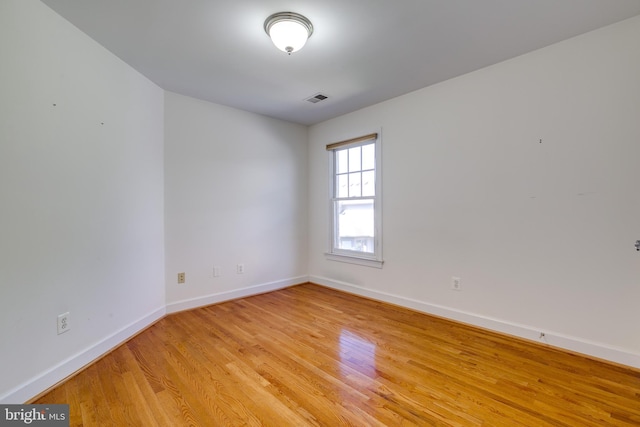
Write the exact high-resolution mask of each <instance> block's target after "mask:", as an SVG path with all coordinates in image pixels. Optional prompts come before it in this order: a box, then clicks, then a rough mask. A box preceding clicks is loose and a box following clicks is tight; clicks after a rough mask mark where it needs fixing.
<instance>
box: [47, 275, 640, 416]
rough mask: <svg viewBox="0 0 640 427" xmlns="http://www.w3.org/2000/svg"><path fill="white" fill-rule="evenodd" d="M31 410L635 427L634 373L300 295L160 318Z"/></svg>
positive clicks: (369, 307) (388, 311)
mask: <svg viewBox="0 0 640 427" xmlns="http://www.w3.org/2000/svg"><path fill="white" fill-rule="evenodd" d="M35 403H49V404H51V403H68V404H69V405H70V425H71V426H84V427H86V426H104V425H113V426H133V425H140V426H182V425H184V426H342V425H344V426H463V427H466V426H508V427H518V426H523V427H534V426H535V427H544V426H553V427H559V426H560V427H562V426H566V427H573V426H580V427H590V426H594V427H595V426H620V427H622V426H627V427H628V426H640V371H638V370H636V369H631V368H625V367H623V366H619V365H614V364H608V363H604V362H601V361H596V360H593V359H589V358H587V357H582V356H580V355H576V354H570V353H566V352H563V351H559V350H557V349H553V348H550V347H547V346H544V345H539V344H535V343H531V342H526V341H523V340H519V339H515V338H512V337H508V336H505V335H501V334H497V333H493V332H490V331H486V330H482V329H478V328H474V327H470V326H467V325H462V324H458V323H455V322H450V321H447V320H444V319H441V318H437V317H433V316H428V315H425V314H422V313H418V312H415V311H412V310H408V309H405V308H402V307H398V306H394V305H389V304H385V303H382V302H379V301H373V300H369V299H364V298H360V297H357V296H354V295H350V294H346V293H342V292H338V291H335V290H331V289H327V288H324V287H322V286H318V285H314V284H304V285H299V286H294V287H291V288H287V289H282V290H279V291H275V292H271V293H268V294H263V295H257V296H254V297H249V298H242V299H238V300H234V301H228V302H225V303H221V304H216V305H212V306H209V307H203V308H201V309H196V310H191V311H187V312H182V313H177V314H173V315H170V316H167V317H165V318H164V319H162V320H160V321H158V322H157V323H156V324H154V325H153V326H151V327H150V328H148V329H147V330H145V331H144V332H142V333H141V334H139V335H137V336H135V337H134V338H132V339H131V340H129V341H128V342H127V343H125V344H123V345H122V346H120V347H118V348H117V349H115V350H114V351H113V352H111V353H110V354H109V355H107V356H105V357H103V358H102V359H100V360H98V361H97V362H95V363H94V364H93V365H91V366H90V367H88V368H87V369H85V370H83V371H82V372H80V373H78V374H77V375H75V376H74V377H72V378H71V379H69V380H68V381H66V382H65V383H63V384H61V385H59V386H58V387H57V388H56V389H54V390H52V391H51V392H50V393H48V394H46V395H44V396H42V397H41V398H39V399H38V400H37V401H36V402H35Z"/></svg>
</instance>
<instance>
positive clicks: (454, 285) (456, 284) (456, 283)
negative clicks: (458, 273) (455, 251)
mask: <svg viewBox="0 0 640 427" xmlns="http://www.w3.org/2000/svg"><path fill="white" fill-rule="evenodd" d="M451 289H453V290H454V291H459V290H461V288H460V278H459V277H454V276H452V277H451Z"/></svg>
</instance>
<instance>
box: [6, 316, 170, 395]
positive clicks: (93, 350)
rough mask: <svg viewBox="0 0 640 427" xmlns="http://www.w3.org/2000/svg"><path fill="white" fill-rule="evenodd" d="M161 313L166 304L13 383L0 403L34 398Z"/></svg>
mask: <svg viewBox="0 0 640 427" xmlns="http://www.w3.org/2000/svg"><path fill="white" fill-rule="evenodd" d="M164 315H165V307H161V308H159V309H157V310H155V311H153V312H152V313H149V314H148V315H146V316H144V317H142V318H140V319H138V320H136V321H135V322H133V323H131V324H129V325H128V326H125V327H124V328H122V329H120V330H119V331H117V332H115V333H113V334H112V335H109V336H108V337H106V338H104V339H103V340H101V341H100V342H98V343H97V344H95V345H93V346H91V347H89V348H87V349H86V350H84V351H81V352H80V353H78V354H76V355H74V356H71V357H69V358H68V359H66V360H64V361H62V362H61V363H59V364H58V365H56V366H54V367H52V368H51V369H49V370H47V371H45V372H43V373H42V374H40V375H38V376H36V377H34V378H32V379H30V380H28V381H26V382H24V383H23V384H21V385H19V386H17V387H15V388H14V389H12V390H10V391H9V392H7V393H6V394H4V395H3V396H0V403H2V404H22V403H24V402H27V401H29V400H30V399H33V398H34V396H37V395H38V394H40V393H42V392H43V391H44V390H47V389H49V388H50V387H52V386H54V385H55V384H57V383H59V382H60V381H62V380H64V379H65V378H67V377H68V376H69V375H71V374H73V373H74V372H77V371H78V370H80V369H82V368H83V367H85V366H87V365H88V364H90V363H91V362H93V361H94V360H96V359H98V358H100V357H101V356H103V355H104V354H106V353H108V352H109V351H111V350H112V349H113V348H115V347H117V346H119V345H120V344H122V343H123V342H125V341H127V340H128V339H129V338H131V337H132V336H133V335H135V334H137V333H138V332H140V331H141V330H143V329H144V328H146V327H147V326H149V325H151V324H153V323H154V322H156V321H157V320H158V319H161V318H162V317H163V316H164Z"/></svg>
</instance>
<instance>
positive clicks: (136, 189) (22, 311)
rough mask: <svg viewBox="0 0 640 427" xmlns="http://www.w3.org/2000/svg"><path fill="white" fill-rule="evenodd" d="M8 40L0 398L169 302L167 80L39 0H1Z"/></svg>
mask: <svg viewBox="0 0 640 427" xmlns="http://www.w3.org/2000/svg"><path fill="white" fill-rule="evenodd" d="M0 53H1V55H0V56H1V58H2V59H1V65H0V324H2V325H4V327H3V329H2V338H1V339H0V355H1V359H2V363H0V402H11V403H21V402H23V401H25V400H27V399H29V398H31V397H33V396H34V395H35V394H37V393H39V392H41V391H42V390H44V389H46V388H47V387H49V386H51V385H52V384H54V383H55V382H57V381H59V380H60V379H62V378H64V377H65V376H66V375H68V374H70V373H72V372H73V371H75V370H76V369H78V368H80V367H81V366H83V365H84V364H86V363H88V362H89V361H91V360H92V359H94V358H95V357H97V356H99V355H100V354H102V353H103V352H105V351H107V350H108V349H109V348H111V346H113V345H115V344H117V343H119V342H120V341H121V340H122V339H125V338H127V337H129V336H130V335H132V334H133V333H134V332H136V331H138V330H139V329H140V328H142V327H143V326H146V325H147V324H149V323H150V322H152V321H154V320H155V319H157V318H158V317H160V316H162V315H163V314H164V302H165V291H164V284H163V282H164V250H163V238H164V236H163V131H164V130H163V98H164V93H163V91H162V90H161V89H160V88H158V87H157V86H155V85H154V84H152V83H151V82H149V81H148V80H147V79H145V78H144V77H142V76H141V75H139V74H138V73H137V72H135V71H133V70H132V69H131V68H130V67H129V66H127V65H125V64H124V63H123V62H121V61H120V60H119V59H117V58H116V57H115V56H113V55H112V54H110V53H109V52H107V51H106V50H105V49H104V48H102V47H101V46H99V45H98V44H96V43H95V42H94V41H93V40H91V39H89V38H88V37H87V36H86V35H84V34H83V33H81V32H80V31H79V30H78V29H76V28H75V27H73V26H72V25H70V24H69V23H68V22H66V21H65V20H63V19H62V18H61V17H60V16H58V15H57V14H55V13H54V12H52V11H51V10H50V9H48V8H47V7H46V6H44V5H43V4H42V3H41V2H39V1H37V0H3V1H2V2H0ZM54 104H55V106H54ZM66 311H70V312H71V329H70V330H69V331H68V332H67V333H65V334H62V335H57V332H56V319H57V315H58V314H60V313H64V312H66Z"/></svg>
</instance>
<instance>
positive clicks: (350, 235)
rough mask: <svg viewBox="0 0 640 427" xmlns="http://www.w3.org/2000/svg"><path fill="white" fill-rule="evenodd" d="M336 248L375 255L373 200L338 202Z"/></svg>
mask: <svg viewBox="0 0 640 427" xmlns="http://www.w3.org/2000/svg"><path fill="white" fill-rule="evenodd" d="M336 223H337V225H338V230H337V235H336V248H338V249H346V250H351V251H358V252H366V253H370V254H372V253H374V246H373V242H374V229H375V227H374V221H373V200H348V201H339V202H336Z"/></svg>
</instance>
